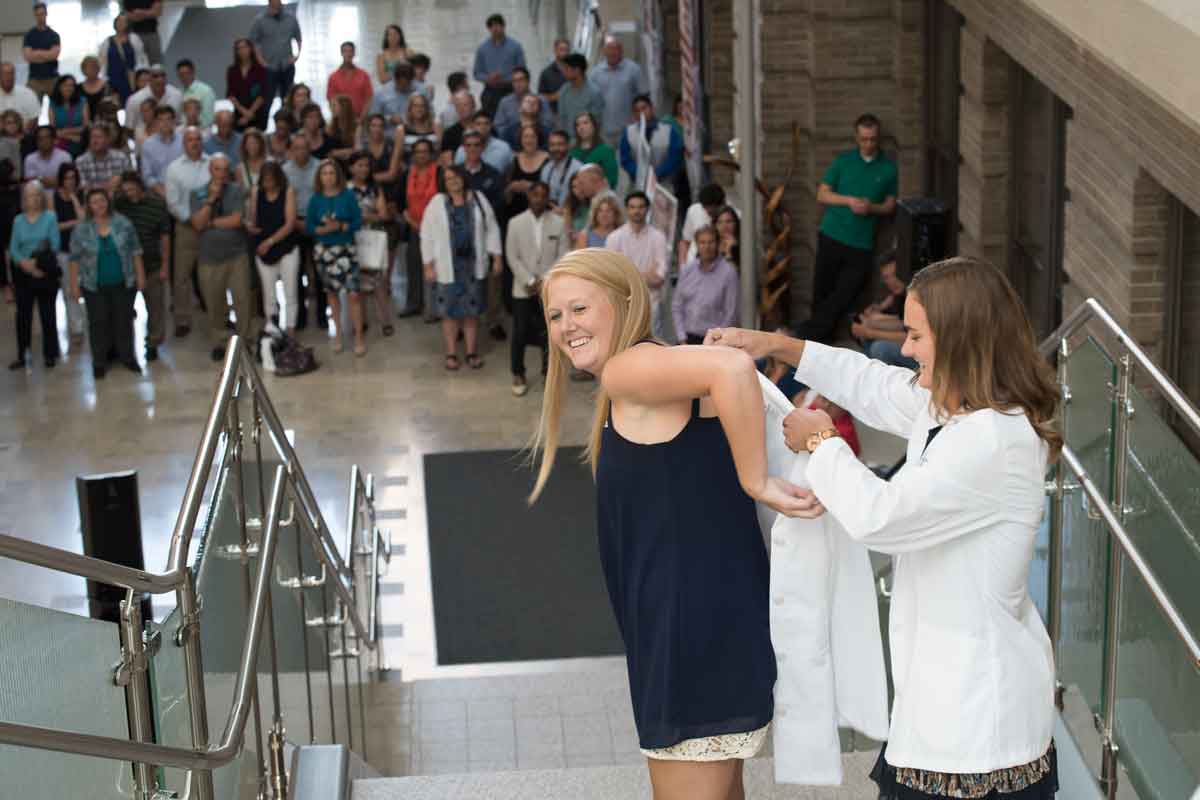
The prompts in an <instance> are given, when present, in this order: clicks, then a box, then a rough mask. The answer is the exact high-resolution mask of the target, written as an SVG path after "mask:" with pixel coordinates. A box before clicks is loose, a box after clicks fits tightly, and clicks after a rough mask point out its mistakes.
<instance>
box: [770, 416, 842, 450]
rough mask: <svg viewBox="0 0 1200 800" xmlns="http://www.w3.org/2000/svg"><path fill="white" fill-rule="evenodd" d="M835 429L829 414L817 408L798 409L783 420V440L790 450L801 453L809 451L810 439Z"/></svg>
mask: <svg viewBox="0 0 1200 800" xmlns="http://www.w3.org/2000/svg"><path fill="white" fill-rule="evenodd" d="M832 427H834V424H833V420H832V419H831V418H830V416H829V414H827V413H826V412H824V411H822V410H820V409H817V408H797V409H796V410H795V411H793V412H792V413H790V414H788V415H787V416H786V417H784V419H783V440H784V441H785V442H787V446H788V449H790V450H791V451H792V452H793V453H799V452H800V451H801V450H806V449H807V442H808V437H809V436H811V435H812V434H814V433H820V432H821V431H824V430H828V429H829V428H832Z"/></svg>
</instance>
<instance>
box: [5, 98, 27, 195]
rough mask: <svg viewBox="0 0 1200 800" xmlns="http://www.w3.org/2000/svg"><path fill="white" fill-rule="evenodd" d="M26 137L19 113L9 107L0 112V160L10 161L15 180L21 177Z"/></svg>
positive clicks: (25, 153)
mask: <svg viewBox="0 0 1200 800" xmlns="http://www.w3.org/2000/svg"><path fill="white" fill-rule="evenodd" d="M27 139H28V134H27V133H26V130H25V124H24V122H23V121H22V120H21V115H20V114H18V113H17V112H16V111H13V110H12V109H11V108H10V109H8V110H7V111H4V112H0V160H3V161H11V162H12V165H13V167H14V170H15V174H16V176H17V180H20V178H21V165H22V164H23V159H24V157H25V156H26V155H28V153H27V152H25V143H26V141H27ZM31 152H32V151H31Z"/></svg>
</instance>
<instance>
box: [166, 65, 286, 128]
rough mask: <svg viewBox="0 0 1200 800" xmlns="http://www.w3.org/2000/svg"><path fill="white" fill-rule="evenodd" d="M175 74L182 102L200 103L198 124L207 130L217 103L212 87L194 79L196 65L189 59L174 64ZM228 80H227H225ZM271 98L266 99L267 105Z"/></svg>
mask: <svg viewBox="0 0 1200 800" xmlns="http://www.w3.org/2000/svg"><path fill="white" fill-rule="evenodd" d="M175 74H176V76H178V77H179V85H180V86H182V87H183V99H184V102H186V101H187V100H188V98H190V97H194V98H196V99H197V100H199V101H200V124H201V125H203V126H204V127H205V128H207V127H208V126H209V125H212V122H213V104H214V103H216V102H217V96H216V93H215V92H214V91H213V89H212V87H211V86H209V85H208V84H207V83H205V82H204V81H201V80H197V79H196V65H195V64H193V63H192V60H191V59H190V58H181V59H179V61H178V62H176V64H175ZM227 80H228V79H227ZM270 104H271V98H269V97H268V98H267V105H270Z"/></svg>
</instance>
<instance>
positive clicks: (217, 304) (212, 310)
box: [188, 153, 252, 361]
mask: <svg viewBox="0 0 1200 800" xmlns="http://www.w3.org/2000/svg"><path fill="white" fill-rule="evenodd" d="M230 170H231V166H230V163H229V159H228V158H226V157H225V156H224V154H222V153H217V154H215V155H212V156H209V159H208V175H209V180H208V182H207V183H205V184H204V185H203V186H201V187H200V188H198V189H193V190H192V192H191V194H190V195H189V197H188V203H189V208H190V209H191V223H192V227H193V228H194V229H195V230H196V233H197V250H198V260H199V266H198V270H199V275H200V293H201V294H202V295H204V305H205V306H206V307H207V309H208V331H209V337H210V340H211V342H212V353H211V355H212V360H213V361H220V360H221V359H222V358H224V357H225V341H226V339H227V338H228V336H229V334H228V332H227V331H226V329H225V322H226V321H227V320H228V319H229V304H228V301H227V300H226V299H225V295H226V292H229V293H231V294H232V295H233V314H234V317H235V320H236V330H237V334H238V336H240V337H242V339H243V340H245V341H250V340H251V333H252V331H251V327H250V321H251V314H252V303H251V300H250V264H249V261H248V259H247V257H246V237H245V234H244V232H243V230H242V213H243V211H244V210H245V207H246V195H245V193H244V192H243V191H242V187H240V186H238V185H237V183H235V182H234V181H233V180H232V177H231V175H230Z"/></svg>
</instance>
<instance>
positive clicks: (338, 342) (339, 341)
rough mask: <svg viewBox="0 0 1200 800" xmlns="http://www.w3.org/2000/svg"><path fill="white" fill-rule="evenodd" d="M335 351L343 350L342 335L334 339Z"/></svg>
mask: <svg viewBox="0 0 1200 800" xmlns="http://www.w3.org/2000/svg"><path fill="white" fill-rule="evenodd" d="M333 352H335V353H340V352H342V337H340V336H339V337H338V338H336V339H334V340H333Z"/></svg>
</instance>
